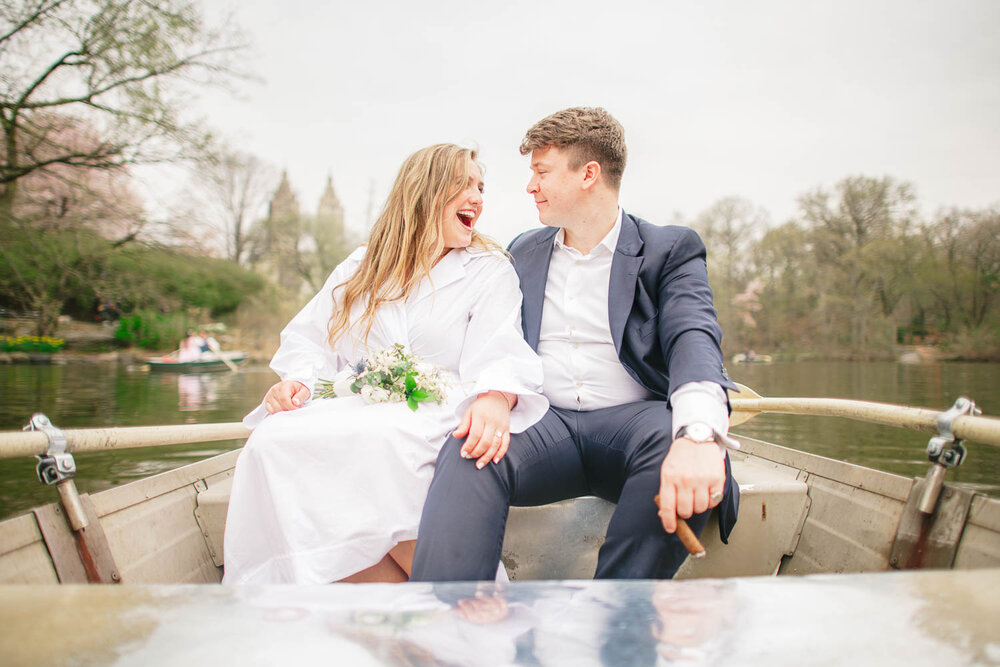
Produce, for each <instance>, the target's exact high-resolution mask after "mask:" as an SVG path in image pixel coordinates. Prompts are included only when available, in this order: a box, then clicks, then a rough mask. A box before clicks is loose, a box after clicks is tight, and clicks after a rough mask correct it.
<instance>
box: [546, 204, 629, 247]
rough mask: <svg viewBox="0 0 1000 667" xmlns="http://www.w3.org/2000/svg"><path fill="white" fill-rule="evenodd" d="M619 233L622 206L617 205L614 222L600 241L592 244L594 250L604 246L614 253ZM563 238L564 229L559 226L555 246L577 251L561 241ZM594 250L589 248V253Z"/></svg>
mask: <svg viewBox="0 0 1000 667" xmlns="http://www.w3.org/2000/svg"><path fill="white" fill-rule="evenodd" d="M621 233H622V207H621V206H619V207H618V213H617V215H616V217H615V224H614V225H613V226H612V227H611V229H610V230H608V233H607V234H605V235H604V238H603V239H601V242H600V243H598V244H597V245H596V246H594V250H597V249H598V248H601V247H604V248H605V249H607V250H608V251H610V252H611V253H612V254H614V252H615V249H616V248H617V247H618V237H619V236H620V235H621ZM565 238H566V230H564V229H563V228H562V227H560V228H559V231H558V232H556V236H555V244H556V247H558V248H563V249H566V250H572V251H573V252H579V250H577V249H576V248H570V247H569V246H567V245H566V244H565V243H564V242H563V241H564V240H565ZM594 250H591V251H590V254H594Z"/></svg>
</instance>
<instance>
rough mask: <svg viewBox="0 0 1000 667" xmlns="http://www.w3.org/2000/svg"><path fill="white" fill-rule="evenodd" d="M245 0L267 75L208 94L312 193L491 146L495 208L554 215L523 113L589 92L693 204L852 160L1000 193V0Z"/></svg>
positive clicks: (653, 204)
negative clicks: (457, 150)
mask: <svg viewBox="0 0 1000 667" xmlns="http://www.w3.org/2000/svg"><path fill="white" fill-rule="evenodd" d="M205 2H206V7H207V8H208V10H209V11H210V12H211V13H215V12H219V11H221V10H222V9H224V8H229V9H233V10H234V11H235V13H236V16H237V19H238V21H239V22H240V24H241V25H242V26H243V28H244V30H245V32H246V33H247V35H248V36H249V37H250V38H251V40H252V42H253V49H252V52H251V56H252V57H251V59H250V60H249V61H248V62H247V63H245V67H246V68H247V69H249V70H251V71H253V72H255V73H256V74H258V75H259V76H260V77H261V79H262V82H261V83H241V84H240V85H239V86H238V88H239V90H238V93H239V97H238V98H234V97H233V96H231V95H228V94H222V93H212V94H211V95H208V96H206V97H205V98H204V99H203V100H202V101H201V103H200V104H199V108H201V109H202V110H203V113H204V114H205V115H206V116H207V120H208V122H209V123H210V124H211V125H212V126H214V127H216V128H218V129H219V130H220V131H221V132H222V134H223V135H224V136H226V137H227V138H228V139H229V140H230V141H231V142H232V143H233V144H235V145H238V146H239V147H240V148H242V149H244V150H246V151H249V152H251V153H254V154H256V155H257V156H259V157H261V158H263V159H264V160H266V161H267V162H269V163H271V164H273V165H274V166H275V167H276V168H277V169H279V170H280V169H284V170H287V172H288V176H289V179H290V181H291V183H292V186H293V189H294V190H295V191H296V193H297V194H298V197H299V202H300V204H301V206H302V208H303V210H304V211H307V212H312V211H314V210H315V206H316V204H317V202H318V198H319V196H320V193H321V191H322V188H323V186H324V184H325V182H326V178H327V176H332V177H333V181H334V187H335V189H336V191H337V194H338V196H339V197H340V199H341V201H342V202H343V204H344V207H345V212H346V218H347V224H348V226H349V227H351V228H353V229H356V230H360V229H363V228H364V226H365V223H366V222H367V220H366V216H367V209H368V204H369V199H370V194H369V193H370V188H371V187H372V186H371V184H372V183H373V182H374V188H375V190H374V192H375V200H376V206H380V205H381V203H382V202H383V200H384V198H385V196H386V194H387V192H388V188H389V186H390V185H391V182H392V179H393V178H394V177H395V174H396V171H397V170H398V168H399V166H400V164H401V163H402V161H403V159H404V158H405V157H406V156H407V155H409V154H410V153H411V152H413V151H414V150H416V149H418V148H421V147H423V146H426V145H428V144H431V143H436V142H441V141H452V142H457V143H461V144H465V145H476V146H478V147H479V149H480V152H481V159H482V161H483V162H484V163H485V165H486V206H485V210H484V214H483V216H482V218H481V220H480V228H481V229H482V230H483V231H485V232H486V233H488V234H491V235H492V236H494V237H495V238H497V239H498V240H499V241H501V242H506V241H509V240H510V239H511V238H512V237H513V236H514V235H515V234H516V233H517V232H518V231H520V230H523V229H526V228H529V227H532V226H535V225H537V224H538V222H537V216H536V215H535V209H534V206H533V205H532V203H531V199H530V197H528V195H526V194H525V192H524V186H525V184H526V182H527V180H528V176H529V169H528V160H527V159H526V158H523V157H521V156H520V155H519V154H518V152H517V146H518V143H519V142H520V139H521V137H522V136H523V134H524V131H525V130H526V129H527V128H528V127H529V126H530V125H531V124H532V123H534V122H535V121H537V120H538V119H540V118H542V117H543V116H545V115H547V114H549V113H551V112H553V111H556V110H559V109H562V108H565V107H569V106H578V105H586V106H603V107H605V108H606V109H608V110H609V111H610V112H611V113H612V114H613V115H614V116H615V117H617V118H618V119H619V120H620V121H621V122H622V124H623V125H624V126H625V132H626V140H627V143H628V147H629V163H628V166H627V168H626V171H625V178H624V183H623V188H622V198H621V201H622V205H623V206H624V208H625V209H626V210H628V211H630V212H632V213H635V214H639V215H641V216H643V217H645V218H647V219H649V220H650V221H652V222H657V223H667V222H669V221H670V220H671V219H672V218H673V217H674V214H675V212H677V213H680V214H681V215H682V216H683V217H684V218H685V219H688V220H690V219H692V218H693V217H694V216H696V215H697V214H698V213H699V212H700V211H703V210H704V209H706V208H708V207H709V206H710V205H711V204H712V203H713V202H714V201H716V200H717V199H719V198H721V197H724V196H728V195H737V196H741V197H745V198H747V199H749V200H751V201H752V202H754V203H755V204H757V205H759V206H762V207H764V208H765V209H766V210H767V211H768V212H769V213H770V216H771V219H772V221H773V223H775V224H777V223H780V222H784V221H785V220H787V219H788V218H789V217H790V216H793V215H794V214H795V212H796V204H795V200H796V197H798V196H799V195H800V194H802V193H803V192H805V191H807V190H809V189H811V188H814V187H817V186H823V187H831V186H832V185H833V184H834V183H835V182H836V181H838V180H840V179H841V178H844V177H845V176H848V175H855V174H864V175H869V176H882V175H890V176H893V177H895V178H898V179H901V180H905V181H909V182H911V183H912V184H913V185H914V187H915V190H916V193H917V196H918V198H919V200H920V202H921V204H922V205H923V208H924V211H925V212H927V213H932V212H933V211H934V210H936V209H937V208H938V207H940V206H951V205H957V206H962V207H972V208H980V207H985V206H988V205H991V204H994V203H997V202H1000V166H998V159H1000V38H998V34H1000V2H997V1H995V0H980V1H963V0H948V1H942V0H927V1H924V0H897V1H891V2H889V1H879V0H861V1H858V0H834V1H829V2H828V1H823V2H817V1H814V0H809V1H808V2H802V1H798V0H787V1H785V0H782V1H777V0H775V1H771V2H759V1H757V2H746V1H741V0H737V1H732V2H712V1H708V0H706V1H704V2H668V1H654V0H649V1H640V0H617V1H616V2H607V1H606V2H592V1H590V0H576V1H574V2H566V1H547V0H505V1H503V2H492V3H491V2H469V1H468V0H466V1H461V2H459V1H451V0H445V1H434V2H419V1H417V2H413V1H408V2H407V1H400V2H395V1H392V2H364V1H357V0H355V1H351V2H346V1H343V0H338V1H335V2H321V1H320V0H283V1H282V2H276V1H274V0H240V1H239V2H238V3H234V2H232V0H205Z"/></svg>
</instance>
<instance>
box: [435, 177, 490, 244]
mask: <svg viewBox="0 0 1000 667" xmlns="http://www.w3.org/2000/svg"><path fill="white" fill-rule="evenodd" d="M482 212H483V175H482V173H481V172H480V171H479V167H478V166H477V165H476V163H475V162H472V163H471V164H470V166H469V181H468V182H467V183H466V184H465V187H464V188H463V189H462V191H461V192H459V193H458V194H457V195H456V196H455V198H454V199H452V200H451V201H450V202H448V203H447V204H445V207H444V212H443V213H442V214H441V236H442V237H444V247H445V250H446V251H447V250H450V249H451V248H465V247H467V246H468V245H469V244H470V243H472V228H473V227H475V226H476V221H477V220H479V214H480V213H482Z"/></svg>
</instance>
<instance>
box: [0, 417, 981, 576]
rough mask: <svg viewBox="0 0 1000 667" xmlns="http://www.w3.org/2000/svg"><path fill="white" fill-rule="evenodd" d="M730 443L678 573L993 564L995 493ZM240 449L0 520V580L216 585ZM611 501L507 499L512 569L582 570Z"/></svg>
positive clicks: (527, 572)
mask: <svg viewBox="0 0 1000 667" xmlns="http://www.w3.org/2000/svg"><path fill="white" fill-rule="evenodd" d="M739 440H740V442H741V446H742V448H741V450H739V451H737V452H733V453H732V459H733V474H734V476H735V478H736V480H737V482H738V483H739V485H740V493H741V502H740V516H739V521H738V523H737V525H736V528H735V529H734V531H733V533H732V535H731V536H730V539H729V544H728V545H724V544H722V543H721V541H720V539H719V532H718V529H717V526H716V523H715V519H714V517H713V519H711V520H710V522H709V525H708V527H707V528H706V529H705V530H704V532H703V534H702V538H703V543H704V546H705V550H706V552H707V555H706V556H705V557H704V558H698V559H695V558H688V559H687V560H686V562H685V563H684V565H683V566H682V568H681V570H680V572H679V573H678V575H677V578H679V579H694V578H717V577H746V576H769V575H776V574H777V575H805V574H817V573H864V572H878V571H885V570H891V569H919V568H935V569H937V568H962V569H966V568H988V567H997V566H998V564H1000V500H997V499H993V498H990V497H988V496H986V495H983V494H980V493H975V492H973V491H971V490H969V489H964V488H961V487H957V486H953V485H949V484H946V485H944V487H943V489H942V490H941V492H940V494H939V498H938V500H937V503H936V507H935V509H934V511H933V513H932V514H930V515H928V514H926V513H921V512H920V510H919V505H920V503H921V500H922V499H923V496H924V491H925V487H926V485H927V484H928V482H927V480H925V479H924V478H916V479H909V478H905V477H901V476H898V475H892V474H889V473H885V472H881V471H877V470H872V469H868V468H863V467H861V466H858V465H854V464H850V463H845V462H841V461H836V460H832V459H827V458H824V457H820V456H815V455H812V454H807V453H803V452H800V451H797V450H793V449H788V448H784V447H780V446H778V445H773V444H769V443H765V442H762V441H759V440H754V439H751V438H747V437H739ZM239 452H240V450H234V451H231V452H228V453H225V454H222V455H219V456H216V457H213V458H210V459H206V460H204V461H200V462H198V463H194V464H191V465H188V466H185V467H182V468H178V469H176V470H173V471H170V472H166V473H162V474H159V475H156V476H153V477H149V478H146V479H143V480H140V481H137V482H133V483H130V484H126V485H123V486H120V487H117V488H113V489H110V490H107V491H103V492H100V493H96V494H93V495H88V494H81V495H80V496H79V497H78V502H79V504H80V506H81V507H80V508H81V510H82V514H83V516H85V517H86V518H87V521H86V523H87V525H86V526H85V527H83V529H82V530H79V531H75V532H74V530H73V528H72V526H71V522H70V520H69V519H68V518H67V512H66V510H65V509H64V506H63V504H61V503H59V502H53V503H52V504H49V505H46V506H43V507H40V508H37V509H35V510H34V511H32V512H30V513H27V514H23V515H21V516H17V517H14V518H12V519H8V520H6V521H3V522H0V536H2V537H3V539H2V541H0V583H4V584H37V583H64V584H67V583H87V582H88V581H89V582H95V581H99V582H107V583H133V584H196V583H200V584H205V583H218V582H220V581H221V579H222V572H223V567H224V565H225V554H224V552H223V530H224V526H225V517H226V511H227V507H228V501H229V490H230V486H231V483H232V475H233V469H234V466H235V463H236V459H237V457H238V456H239ZM53 495H55V493H54V494H53ZM651 502H652V499H651ZM613 509H614V505H612V504H611V503H608V502H606V501H604V500H601V499H598V498H593V497H586V498H579V499H576V500H570V501H564V502H561V503H555V504H552V505H546V506H543V507H530V508H513V509H512V511H511V515H510V519H509V522H508V528H507V534H506V537H505V540H504V547H503V560H504V564H505V566H506V568H507V571H508V573H509V575H510V577H511V579H512V580H515V581H518V580H521V581H524V580H566V579H589V578H591V577H592V576H593V572H594V568H595V566H596V562H597V551H598V549H599V548H600V545H601V543H602V541H603V536H604V533H605V530H606V527H607V523H608V521H609V519H610V516H611V512H612V511H613ZM81 542H82V543H83V544H81Z"/></svg>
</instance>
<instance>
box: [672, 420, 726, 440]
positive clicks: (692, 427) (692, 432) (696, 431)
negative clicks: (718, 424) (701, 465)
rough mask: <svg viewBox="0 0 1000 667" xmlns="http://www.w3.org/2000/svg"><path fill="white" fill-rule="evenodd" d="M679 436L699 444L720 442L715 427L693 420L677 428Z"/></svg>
mask: <svg viewBox="0 0 1000 667" xmlns="http://www.w3.org/2000/svg"><path fill="white" fill-rule="evenodd" d="M677 437H678V438H687V439H688V440H690V441H692V442H696V443H698V444H701V443H706V442H714V443H716V444H719V434H718V433H716V432H715V429H714V428H712V427H711V426H709V425H708V424H706V423H704V422H692V423H690V424H686V425H684V426H681V427H680V428H679V429H677Z"/></svg>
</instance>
